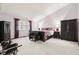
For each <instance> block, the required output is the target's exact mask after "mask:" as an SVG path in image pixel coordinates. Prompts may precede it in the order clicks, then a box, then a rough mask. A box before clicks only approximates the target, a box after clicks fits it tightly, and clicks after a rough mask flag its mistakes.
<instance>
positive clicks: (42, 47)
mask: <svg viewBox="0 0 79 59" xmlns="http://www.w3.org/2000/svg"><path fill="white" fill-rule="evenodd" d="M13 42H17V43H18V44H22V45H23V46H22V47H20V48H19V52H18V55H79V46H78V43H77V42H72V41H65V40H61V39H54V38H52V39H50V40H48V41H46V42H41V41H37V42H32V41H30V40H29V38H28V37H25V38H19V39H15V40H13Z"/></svg>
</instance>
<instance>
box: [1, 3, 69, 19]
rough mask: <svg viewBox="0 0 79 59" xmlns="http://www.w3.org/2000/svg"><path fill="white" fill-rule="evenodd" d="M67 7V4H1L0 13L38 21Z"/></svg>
mask: <svg viewBox="0 0 79 59" xmlns="http://www.w3.org/2000/svg"><path fill="white" fill-rule="evenodd" d="M67 5H69V3H1V12H3V13H7V14H10V15H15V16H19V17H23V18H29V19H31V20H40V19H42V18H43V17H45V16H47V15H49V14H51V13H54V12H55V11H57V10H59V9H61V8H63V7H65V6H67Z"/></svg>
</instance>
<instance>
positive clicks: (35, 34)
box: [29, 31, 46, 42]
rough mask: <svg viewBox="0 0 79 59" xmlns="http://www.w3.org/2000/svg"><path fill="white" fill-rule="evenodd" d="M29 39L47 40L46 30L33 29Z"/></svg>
mask: <svg viewBox="0 0 79 59" xmlns="http://www.w3.org/2000/svg"><path fill="white" fill-rule="evenodd" d="M29 39H33V41H38V40H41V41H43V42H45V41H46V39H45V32H43V31H32V32H31V33H30V35H29Z"/></svg>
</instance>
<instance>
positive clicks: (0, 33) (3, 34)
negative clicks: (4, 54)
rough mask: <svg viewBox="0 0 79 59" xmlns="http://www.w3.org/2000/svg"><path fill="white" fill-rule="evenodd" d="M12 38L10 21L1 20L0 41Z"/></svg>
mask: <svg viewBox="0 0 79 59" xmlns="http://www.w3.org/2000/svg"><path fill="white" fill-rule="evenodd" d="M7 40H10V22H8V21H0V43H1V42H2V41H7Z"/></svg>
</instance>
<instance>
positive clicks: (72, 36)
mask: <svg viewBox="0 0 79 59" xmlns="http://www.w3.org/2000/svg"><path fill="white" fill-rule="evenodd" d="M77 36H78V34H77V20H76V19H73V20H64V21H61V39H65V40H70V41H78V38H77Z"/></svg>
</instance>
